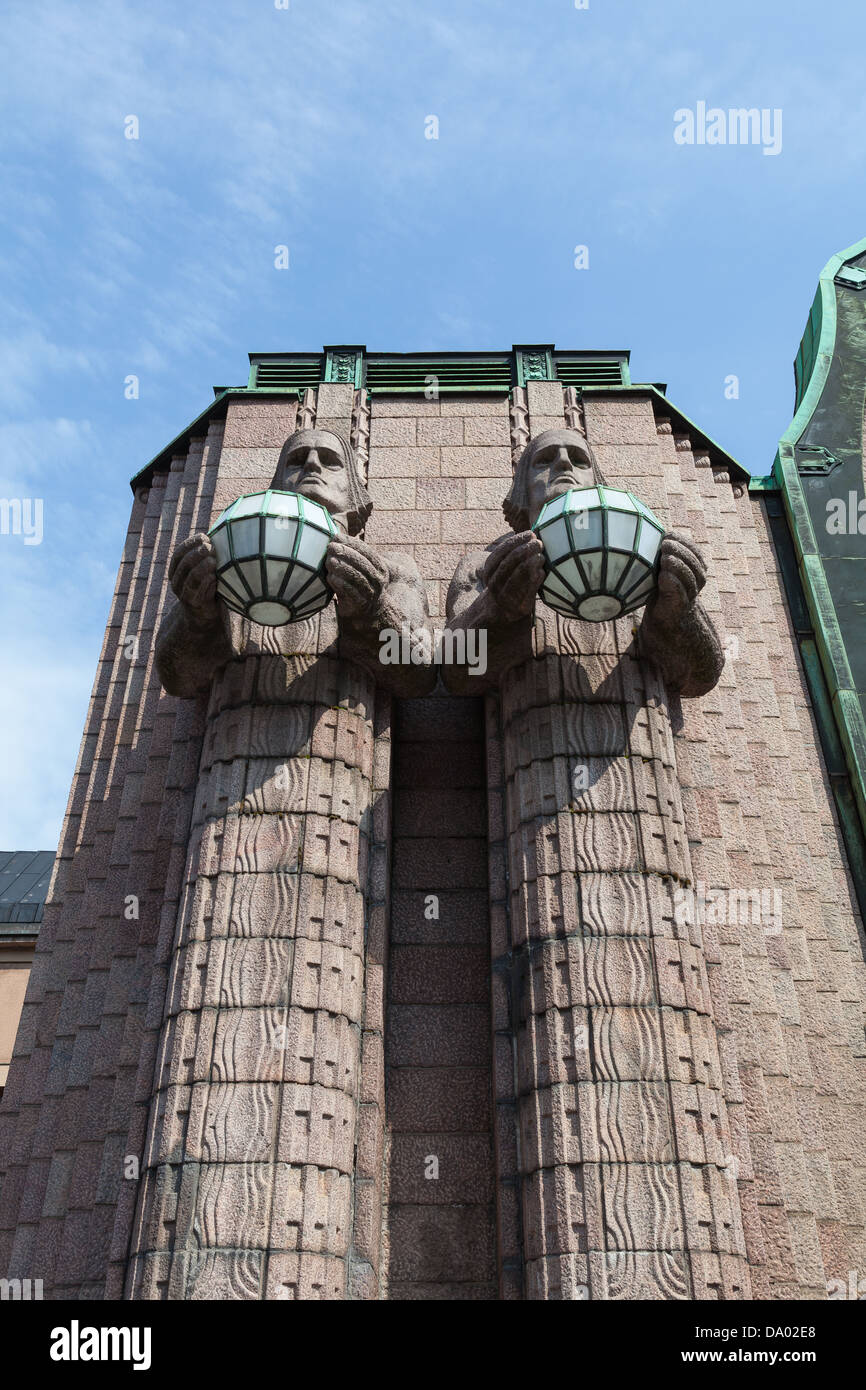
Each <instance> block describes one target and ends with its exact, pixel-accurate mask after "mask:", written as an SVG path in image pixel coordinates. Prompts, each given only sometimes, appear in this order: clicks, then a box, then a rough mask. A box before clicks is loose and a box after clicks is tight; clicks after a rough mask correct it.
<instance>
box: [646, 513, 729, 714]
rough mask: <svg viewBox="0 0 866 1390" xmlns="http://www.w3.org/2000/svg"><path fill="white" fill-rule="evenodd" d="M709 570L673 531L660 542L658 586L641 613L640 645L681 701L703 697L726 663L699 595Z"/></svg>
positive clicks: (715, 681) (689, 546)
mask: <svg viewBox="0 0 866 1390" xmlns="http://www.w3.org/2000/svg"><path fill="white" fill-rule="evenodd" d="M706 575H707V568H706V564H705V563H704V559H703V556H702V555H701V553H700V551H699V550H697V549H696V547H695V546H694V545H692V543H691V541H688V540H686V538H685V537H684V536H678V535H677V534H676V533H674V532H671V533H670V534H669V535H667V536H666V537H665V539H664V540H663V541H662V545H661V552H660V559H659V584H658V589H657V591H656V593H655V594H654V595H653V597H652V598H651V599H650V601H649V603H648V604H647V606H646V609H645V610H644V616H643V621H642V622H641V625H640V628H639V631H638V643H639V646H640V650H641V652H642V653H643V654H644V656H647V657H649V659H650V660H651V661H652V662H653V664H654V665H655V666H657V667H658V669H659V671H660V672H661V675H662V677H663V679H664V682H665V685H666V686H667V688H668V690H670V691H671V692H672V693H673V694H677V695H680V696H682V697H683V698H684V699H690V700H693V699H695V698H697V697H698V696H700V695H706V694H707V692H708V691H710V690H712V689H713V687H714V686H715V685H716V684H717V682H718V680H719V677H720V676H721V674H722V668H723V667H724V664H725V654H724V651H723V648H722V644H721V641H720V640H719V635H718V633H717V632H716V629H715V627H714V626H713V623H712V620H711V618H710V616H709V614H708V613H707V611H706V609H705V608H704V607H703V605H702V604H701V603H700V602H699V601H698V594H699V593H700V591H701V589H702V588H703V587H704V584H705V582H706Z"/></svg>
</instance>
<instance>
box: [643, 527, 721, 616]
mask: <svg viewBox="0 0 866 1390" xmlns="http://www.w3.org/2000/svg"><path fill="white" fill-rule="evenodd" d="M706 582H707V567H706V565H705V564H704V561H703V559H702V557H701V555H700V552H699V551H698V550H696V549H695V547H694V546H693V545H692V543H691V541H687V540H686V539H685V537H684V536H679V535H677V534H676V532H675V531H671V532H669V533H668V535H666V536H665V538H664V540H663V541H662V543H661V548H660V550H659V581H658V590H657V591H656V593H655V594H654V595H653V597H652V598H651V599H650V601H649V603H648V604H647V610H646V617H645V621H648V622H651V623H658V624H659V625H660V626H665V627H667V626H671V625H676V624H677V623H679V622H680V621H681V620H682V618H683V617H685V615H686V613H687V612H688V610H689V609H690V608H691V607H692V605H693V604H694V602H695V599H696V598H697V596H698V594H699V593H700V592H701V589H702V588H703V587H704V585H705V584H706Z"/></svg>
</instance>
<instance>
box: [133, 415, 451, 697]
mask: <svg viewBox="0 0 866 1390" xmlns="http://www.w3.org/2000/svg"><path fill="white" fill-rule="evenodd" d="M270 486H271V487H272V488H278V489H280V490H282V491H284V492H299V493H301V494H302V495H303V496H304V497H309V498H310V499H311V500H312V501H314V502H319V503H321V505H322V506H323V507H326V508H327V509H328V511H329V512H330V513H331V515H332V517H333V518H334V520H335V521H336V522H337V524H338V525H339V527H340V536H339V537H338V538H336V539H334V540H333V541H332V542H331V544H330V546H329V547H328V553H327V559H326V571H327V577H328V583H329V584H330V586H331V588H332V589H333V590H334V593H335V595H336V618H337V626H338V631H339V648H338V654H339V656H340V657H342V658H345V659H347V660H349V661H353V662H355V663H357V664H358V665H359V666H362V667H363V668H364V669H365V670H366V671H367V672H368V673H369V674H370V675H371V676H372V677H373V679H374V680H375V682H376V684H377V685H382V686H385V687H386V688H387V689H388V690H390V691H391V692H392V693H393V694H395V695H399V696H404V697H408V696H414V695H425V694H427V693H428V692H429V691H430V690H431V689H432V687H433V685H434V684H435V681H436V672H435V667H434V666H433V665H432V662H431V657H430V652H431V649H432V639H431V638H430V637H429V615H428V610H427V596H426V591H425V589H424V583H423V581H422V579H421V576H420V574H419V572H418V568H417V566H416V564H415V562H414V560H412V559H411V558H409V557H406V556H403V555H380V554H379V553H378V552H377V551H376V550H374V549H373V547H372V546H369V545H366V544H365V542H364V541H362V540H359V539H358V532H359V531H360V530H361V529H362V528H363V526H364V524H365V523H366V521H367V518H368V517H369V515H370V513H371V512H372V510H373V503H372V501H371V499H370V496H369V494H368V492H367V490H366V488H365V487H364V485H363V483H362V482H361V480H360V478H359V477H358V473H357V470H356V467H355V460H354V456H353V453H352V449H351V447H350V445H349V444H348V442H347V441H346V440H345V439H343V438H342V437H341V436H340V435H339V434H337V433H336V432H335V431H334V430H331V429H327V430H324V429H322V430H319V429H308V430H298V431H296V433H295V434H293V435H292V436H291V437H290V438H289V439H287V440H286V442H285V444H284V445H283V448H282V450H281V453H280V457H279V461H278V463H277V467H276V472H275V473H274V476H273V479H272V480H271V483H270ZM169 580H170V583H171V587H172V589H173V591H174V593H175V595H176V596H177V599H178V603H177V605H176V607H174V608H172V609H171V611H170V612H169V613H168V614H167V615H166V617H165V619H164V621H163V623H162V626H161V627H160V630H159V634H158V636H157V643H156V665H157V670H158V671H159V677H160V680H161V681H162V684H163V686H164V687H165V689H166V690H167V691H168V693H169V694H170V695H180V696H182V697H193V696H195V695H198V694H201V693H202V692H203V691H204V690H206V689H207V688H208V686H209V684H210V681H211V679H212V677H213V675H214V673H215V671H217V670H218V669H219V668H220V667H221V666H224V665H225V663H226V662H227V661H229V660H230V659H231V658H232V656H233V654H236V652H237V641H236V639H235V638H233V630H234V631H235V632H237V630H238V625H239V624H240V623H242V622H243V620H242V619H241V618H239V617H238V616H237V615H235V614H232V613H231V612H230V610H229V609H228V608H227V607H226V606H225V604H224V603H222V602H221V601H220V599H219V598H218V597H217V592H216V582H217V576H216V556H215V553H214V548H213V543H212V542H211V540H210V538H209V537H208V536H207V535H206V534H205V533H204V532H198V533H197V534H196V535H193V536H190V537H189V539H188V540H186V541H184V542H183V544H182V545H180V546H178V548H177V550H176V551H175V553H174V555H173V557H172V561H171V565H170V567H169ZM326 611H327V610H326ZM288 626H289V627H291V628H294V627H295V625H294V624H290V625H288ZM404 628H406V629H408V631H409V633H410V640H411V642H412V645H413V647H415V646H416V644H417V648H418V650H417V652H416V656H418V658H419V659H418V660H417V661H415V660H414V659H413V661H412V663H411V664H402V665H398V664H390V665H385V664H383V663H382V662H381V661H380V653H381V649H382V648H381V643H380V634H381V633H382V632H384V631H386V630H388V631H395V632H397V633H400V632H401V631H402V630H403V629H404ZM277 631H281V629H279V630H277ZM416 639H417V643H416ZM425 652H426V653H427V658H426V661H425V660H424V659H423V653H425Z"/></svg>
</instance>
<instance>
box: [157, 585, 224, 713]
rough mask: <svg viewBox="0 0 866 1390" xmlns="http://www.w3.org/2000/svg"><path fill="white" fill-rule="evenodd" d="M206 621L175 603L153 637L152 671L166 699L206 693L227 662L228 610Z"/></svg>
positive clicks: (222, 609) (184, 697) (191, 696)
mask: <svg viewBox="0 0 866 1390" xmlns="http://www.w3.org/2000/svg"><path fill="white" fill-rule="evenodd" d="M220 609H221V611H220V612H219V613H217V615H216V616H215V618H213V619H211V620H209V621H200V620H198V619H197V618H196V616H195V614H194V613H193V612H192V611H191V610H189V609H187V608H185V607H184V605H183V604H182V603H176V604H175V605H174V607H173V608H171V609H170V610H169V612H168V613H166V615H165V617H164V618H163V620H162V622H161V623H160V626H159V631H158V632H157V635H156V651H155V660H156V669H157V672H158V673H159V679H160V681H161V682H162V685H163V689H165V690H167V691H168V693H169V695H179V696H180V697H181V698H182V699H193V698H194V697H195V696H196V695H200V694H202V693H203V692H204V691H206V690H207V689H208V687H209V685H210V683H211V680H212V679H213V677H214V675H215V673H216V672H217V671H218V670H219V668H220V667H221V666H224V665H225V663H226V662H227V661H229V660H230V659H231V655H232V645H231V637H230V631H229V619H228V609H227V608H225V607H224V605H222V604H220Z"/></svg>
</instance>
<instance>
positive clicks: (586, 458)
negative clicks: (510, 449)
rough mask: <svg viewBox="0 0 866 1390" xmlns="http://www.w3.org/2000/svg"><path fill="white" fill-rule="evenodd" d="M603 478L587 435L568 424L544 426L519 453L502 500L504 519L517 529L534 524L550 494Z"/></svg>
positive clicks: (566, 490) (591, 484)
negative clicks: (556, 427)
mask: <svg viewBox="0 0 866 1390" xmlns="http://www.w3.org/2000/svg"><path fill="white" fill-rule="evenodd" d="M603 482H604V478H603V477H602V475H601V470H600V469H599V467H598V464H597V463H596V461H595V457H594V455H593V452H592V450H591V448H590V447H589V444H588V443H587V441H586V438H585V437H584V436H583V435H582V434H581V433H580V432H579V431H578V430H567V429H565V427H563V428H562V429H555V430H544V432H543V433H542V434H539V435H536V437H535V439H532V440H530V442H529V443H528V444H527V446H526V448H525V449H524V450H523V453H522V454H521V455H520V459H519V461H518V464H517V467H516V469H515V470H514V477H513V479H512V482H511V488H510V490H509V493H508V496H507V497H506V499H505V501H504V502H503V503H502V510H503V512H504V513H505V520H506V521H507V522H508V525H509V526H510V527H511V528H512V530H514V531H526V530H528V528H529V527H530V526H532V525H534V523H535V521H536V518H537V517H538V513H539V512H540V511H541V508H542V507H543V506H544V504H545V502H549V501H550V499H551V497H559V496H560V494H561V493H563V492H568V490H569V488H584V487H594V486H595V484H596V483H603Z"/></svg>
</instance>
